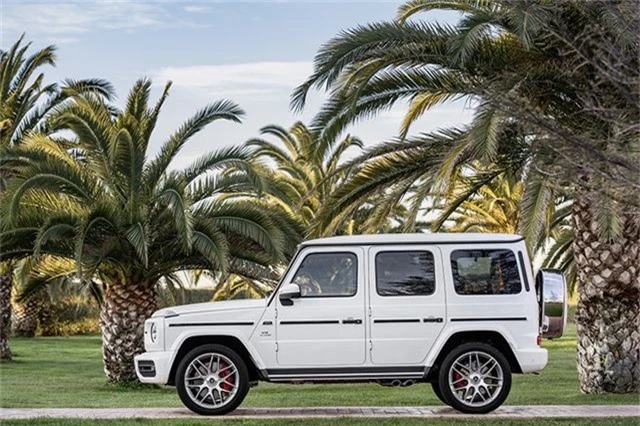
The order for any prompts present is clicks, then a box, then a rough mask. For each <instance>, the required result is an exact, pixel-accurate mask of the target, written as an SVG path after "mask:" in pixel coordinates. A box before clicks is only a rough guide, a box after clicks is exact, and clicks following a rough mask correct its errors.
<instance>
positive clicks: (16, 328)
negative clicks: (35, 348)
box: [11, 296, 40, 337]
mask: <svg viewBox="0 0 640 426" xmlns="http://www.w3.org/2000/svg"><path fill="white" fill-rule="evenodd" d="M39 308H40V303H39V301H38V300H37V297H35V296H34V297H30V298H29V299H27V300H25V301H24V302H19V303H14V305H13V318H12V319H13V321H12V322H11V323H12V324H11V325H12V326H13V334H14V336H18V337H34V336H35V335H36V330H37V329H38V310H39Z"/></svg>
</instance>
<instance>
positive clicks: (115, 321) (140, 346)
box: [100, 283, 157, 383]
mask: <svg viewBox="0 0 640 426" xmlns="http://www.w3.org/2000/svg"><path fill="white" fill-rule="evenodd" d="M156 307H157V304H156V295H155V289H154V287H153V286H152V285H149V284H143V285H137V286H134V285H123V284H120V283H116V284H113V285H110V286H108V287H107V289H106V291H105V294H104V301H103V303H102V306H101V308H100V327H101V329H102V359H103V361H104V372H105V374H106V375H107V379H108V380H109V382H112V383H132V382H137V381H138V378H137V377H136V372H135V368H134V365H133V357H134V356H135V355H137V354H139V353H141V352H143V351H144V322H145V320H146V319H147V318H149V317H150V316H151V314H153V312H154V311H155V310H156Z"/></svg>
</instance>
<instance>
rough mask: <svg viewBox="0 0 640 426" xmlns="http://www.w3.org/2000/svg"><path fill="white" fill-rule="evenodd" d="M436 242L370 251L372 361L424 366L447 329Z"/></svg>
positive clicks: (386, 363)
mask: <svg viewBox="0 0 640 426" xmlns="http://www.w3.org/2000/svg"><path fill="white" fill-rule="evenodd" d="M441 265H442V259H441V254H440V251H439V250H438V248H437V247H434V246H416V245H410V246H404V247H403V246H394V247H372V248H370V249H369V276H370V277H371V279H370V280H369V295H370V296H369V297H370V300H369V303H370V309H371V310H370V317H369V322H370V327H371V362H372V363H373V364H379V365H421V364H422V362H423V361H424V359H425V358H426V356H427V354H428V353H429V350H430V349H431V346H432V345H433V343H434V341H435V340H436V338H437V337H438V335H439V334H440V332H441V331H442V329H443V328H444V321H445V316H446V307H445V289H444V279H443V276H442V266H441Z"/></svg>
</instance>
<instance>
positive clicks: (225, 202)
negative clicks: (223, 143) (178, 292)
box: [2, 79, 288, 382]
mask: <svg viewBox="0 0 640 426" xmlns="http://www.w3.org/2000/svg"><path fill="white" fill-rule="evenodd" d="M169 87H170V83H169V84H167V85H166V86H165V89H164V91H163V93H162V95H161V97H160V99H159V100H158V101H157V102H156V103H155V105H149V95H150V89H151V81H149V80H145V79H142V80H139V81H138V82H137V83H136V84H135V85H134V86H133V88H132V89H131V92H130V93H129V96H128V99H127V103H126V106H125V107H124V109H118V108H116V107H115V106H113V105H111V104H109V103H107V102H105V101H103V100H102V99H100V98H98V97H97V96H94V95H83V96H78V97H77V98H76V100H75V102H74V103H73V104H71V105H68V106H65V107H64V108H58V109H57V111H56V113H55V114H54V115H53V116H51V117H50V119H49V125H50V127H51V129H52V130H54V131H62V130H64V131H65V133H64V134H67V133H68V132H71V134H72V135H73V137H71V138H65V137H64V136H63V133H57V136H56V137H55V138H54V137H46V136H44V135H42V134H39V133H34V134H31V135H28V136H27V137H26V140H25V141H24V142H23V144H22V147H21V149H18V150H14V152H13V153H12V154H11V158H10V159H9V161H10V162H12V164H15V167H16V168H18V169H19V172H20V173H19V175H18V176H17V177H16V178H14V179H12V182H11V183H10V185H9V186H8V188H7V191H6V194H5V196H4V198H3V202H2V210H3V211H2V215H3V216H2V219H3V220H2V222H3V225H4V230H3V235H2V237H3V240H4V241H5V243H4V246H3V257H4V258H19V257H22V256H27V255H34V256H40V255H42V254H50V255H56V256H60V257H64V258H73V259H75V260H76V265H77V274H78V276H79V277H82V278H83V279H90V278H91V277H94V276H95V275H96V274H99V275H100V276H101V277H103V278H104V280H105V281H104V283H103V285H104V301H103V303H102V305H101V312H100V323H101V328H102V337H103V360H104V366H105V372H106V374H107V377H108V380H109V381H111V382H128V381H135V380H137V379H136V375H135V371H134V367H133V357H134V356H135V355H136V354H138V353H140V352H141V351H142V350H143V339H142V331H143V326H144V321H145V319H146V318H148V317H149V316H150V315H151V314H152V313H153V311H154V310H155V309H156V299H155V290H154V289H155V285H156V284H157V283H158V282H159V281H160V280H161V279H163V278H167V277H169V278H172V277H173V276H174V275H175V274H176V273H177V272H179V271H183V270H194V269H207V270H214V271H222V272H223V273H224V272H226V271H229V272H233V273H238V274H243V273H244V272H245V271H247V270H249V268H250V267H251V265H256V264H257V265H269V264H271V263H277V262H280V261H282V259H283V258H284V250H285V247H288V246H287V245H286V244H285V243H284V240H285V236H284V235H285V232H284V231H283V230H282V229H281V227H280V224H282V223H283V220H282V219H281V218H280V217H279V216H278V215H279V214H280V212H279V211H276V210H270V209H265V208H264V207H263V206H260V205H258V204H256V203H253V202H252V201H251V200H248V199H247V200H245V199H225V198H224V194H225V192H226V191H227V190H231V188H234V185H238V183H239V182H241V181H242V180H244V182H245V183H246V186H249V185H256V184H258V183H259V179H257V178H256V175H255V173H254V172H253V171H252V168H251V165H250V162H249V152H248V151H247V149H246V148H243V147H223V148H218V149H217V150H215V151H212V152H209V153H207V154H204V155H202V156H201V157H200V158H198V159H197V160H196V161H194V162H193V163H192V164H191V165H190V166H188V167H186V168H184V169H181V170H176V169H172V168H171V164H172V161H173V159H175V158H176V156H177V155H178V154H179V152H180V151H181V149H182V148H183V147H184V146H185V144H186V143H187V142H188V141H189V140H190V139H191V137H193V135H195V134H196V133H198V132H199V131H200V130H202V129H203V128H204V127H205V126H207V125H208V124H210V123H212V122H213V121H216V120H229V121H232V122H239V121H240V118H241V116H242V115H243V111H242V110H241V109H240V108H239V107H238V106H237V105H236V104H234V103H233V102H230V101H226V100H223V101H217V102H214V103H212V104H210V105H208V106H206V107H205V108H203V109H202V110H200V111H199V112H197V113H196V114H195V115H194V116H193V117H192V118H190V119H189V120H187V121H186V122H185V123H184V124H183V125H182V126H180V127H179V128H178V129H177V130H176V131H175V132H174V133H173V134H171V135H170V136H169V137H168V138H167V139H166V141H165V142H164V143H163V144H162V145H161V147H160V150H159V152H158V153H157V154H156V155H154V156H151V155H150V153H149V141H150V138H151V135H152V132H153V130H154V127H155V125H156V122H157V120H158V116H159V113H160V110H161V107H162V105H163V104H164V102H165V99H166V98H167V95H168V91H169ZM230 166H233V171H231V172H229V173H228V174H227V173H226V172H225V169H227V168H229V167H230Z"/></svg>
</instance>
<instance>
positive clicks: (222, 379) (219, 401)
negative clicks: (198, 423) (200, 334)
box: [175, 345, 249, 416]
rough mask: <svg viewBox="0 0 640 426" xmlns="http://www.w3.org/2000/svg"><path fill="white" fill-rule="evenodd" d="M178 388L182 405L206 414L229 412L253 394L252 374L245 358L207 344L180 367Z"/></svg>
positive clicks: (220, 347) (217, 346)
mask: <svg viewBox="0 0 640 426" xmlns="http://www.w3.org/2000/svg"><path fill="white" fill-rule="evenodd" d="M175 383H176V388H177V390H178V396H180V399H181V400H182V403H183V404H184V405H185V406H186V407H187V408H188V409H190V410H191V411H193V412H195V413H198V414H203V415H209V416H210V415H219V414H226V413H229V412H231V411H233V410H235V409H236V407H238V405H240V404H241V403H242V401H243V400H244V398H245V396H246V395H247V392H248V391H249V373H248V371H247V366H246V365H245V363H244V361H243V360H242V358H241V357H240V356H239V355H238V354H236V353H235V352H234V351H232V350H231V349H229V348H227V347H226V346H221V345H204V346H200V347H198V348H195V349H193V350H192V351H191V352H189V353H188V354H187V355H186V356H185V357H184V358H183V359H182V361H180V364H179V365H178V370H177V371H176V379H175Z"/></svg>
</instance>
